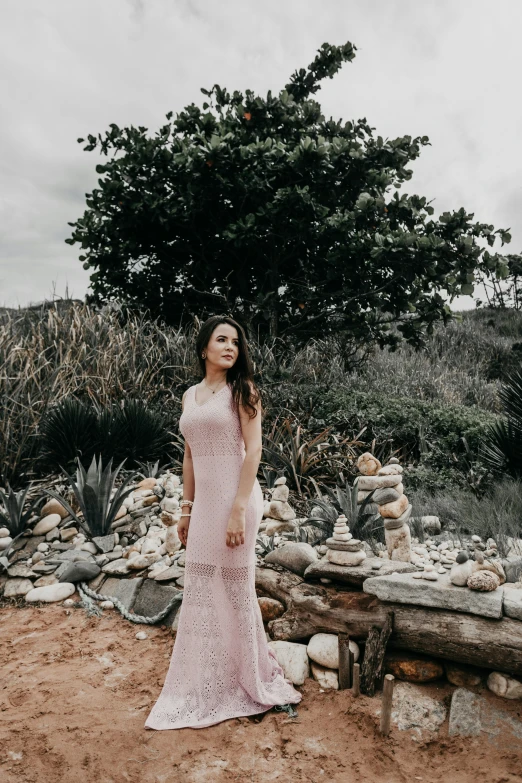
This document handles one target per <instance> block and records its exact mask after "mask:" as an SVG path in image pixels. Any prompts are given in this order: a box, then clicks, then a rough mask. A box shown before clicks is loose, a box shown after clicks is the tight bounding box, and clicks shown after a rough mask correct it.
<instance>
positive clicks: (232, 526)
mask: <svg viewBox="0 0 522 783" xmlns="http://www.w3.org/2000/svg"><path fill="white" fill-rule="evenodd" d="M256 410H257V415H256V416H255V417H254V418H253V419H251V418H250V417H249V415H248V413H247V412H246V411H245V409H244V408H243V406H242V405H241V404H240V405H239V420H240V422H241V431H242V433H243V440H244V441H245V452H246V453H245V459H244V460H243V465H242V466H241V473H240V475H239V486H238V488H237V492H236V497H235V499H234V503H233V505H232V511H231V513H230V519H229V521H228V526H227V536H226V544H227V546H231V547H234V546H239V544H244V543H245V512H246V507H247V505H248V500H249V497H250V493H251V492H252V488H253V486H254V482H255V480H256V476H257V470H258V468H259V463H260V461H261V454H262V451H263V447H262V438H261V403H260V402H258V404H257V405H256Z"/></svg>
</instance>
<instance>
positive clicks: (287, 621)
mask: <svg viewBox="0 0 522 783" xmlns="http://www.w3.org/2000/svg"><path fill="white" fill-rule="evenodd" d="M256 591H257V593H258V595H265V596H269V597H270V598H275V599H277V600H278V601H280V602H281V603H282V604H283V606H284V607H285V609H286V611H285V613H284V614H283V615H281V617H278V618H277V619H276V620H271V621H270V622H269V623H268V626H267V627H268V630H269V633H270V636H271V637H272V639H277V640H279V639H283V640H286V641H302V640H304V639H306V638H309V637H310V636H312V635H313V634H315V633H320V632H321V633H334V634H339V633H348V634H350V637H351V638H352V639H354V640H364V639H366V637H367V636H368V632H369V630H370V628H371V627H372V626H373V625H377V626H378V627H380V628H382V627H383V626H384V623H385V622H386V618H387V616H388V612H389V611H390V610H391V611H393V614H394V620H393V632H392V635H391V637H390V641H389V646H390V647H391V648H397V649H403V650H411V651H413V652H422V653H426V654H428V655H433V656H435V657H438V658H447V659H448V660H451V661H458V662H459V663H469V664H472V665H475V666H483V667H486V668H489V669H496V670H498V671H503V672H507V673H510V674H515V675H522V622H521V621H519V620H512V619H511V618H509V617H503V618H502V619H499V620H495V619H489V618H486V617H479V616H478V615H474V614H465V613H463V612H451V611H446V610H445V609H428V608H425V607H417V606H409V605H406V604H393V603H384V602H382V601H379V600H378V599H377V598H375V597H374V596H372V595H368V594H367V593H363V592H361V591H358V592H350V591H348V590H345V589H340V590H339V589H337V588H335V587H330V586H329V585H328V586H327V585H324V586H318V585H314V584H310V583H308V582H305V581H304V579H302V577H300V576H297V575H296V574H292V573H290V572H289V571H284V570H281V571H279V570H277V571H276V570H273V569H270V568H262V567H258V568H256Z"/></svg>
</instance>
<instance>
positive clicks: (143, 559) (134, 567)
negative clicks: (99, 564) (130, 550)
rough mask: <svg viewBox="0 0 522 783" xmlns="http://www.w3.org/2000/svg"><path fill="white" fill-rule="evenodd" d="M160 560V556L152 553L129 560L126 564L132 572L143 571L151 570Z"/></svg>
mask: <svg viewBox="0 0 522 783" xmlns="http://www.w3.org/2000/svg"><path fill="white" fill-rule="evenodd" d="M159 559H160V555H157V554H156V552H152V553H151V554H148V555H137V556H136V557H132V558H129V559H128V560H126V561H125V562H126V563H127V568H128V569H129V570H130V571H141V570H142V569H143V568H149V566H151V565H154V563H157V562H158V560H159ZM104 570H105V568H104Z"/></svg>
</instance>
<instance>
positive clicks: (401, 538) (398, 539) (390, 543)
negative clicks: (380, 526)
mask: <svg viewBox="0 0 522 783" xmlns="http://www.w3.org/2000/svg"><path fill="white" fill-rule="evenodd" d="M403 497H404V495H403ZM384 538H385V541H386V549H387V550H388V557H389V558H390V560H400V561H401V562H403V563H409V562H410V561H411V533H410V528H409V527H408V525H401V526H400V527H398V528H395V529H393V530H389V529H388V528H385V530H384Z"/></svg>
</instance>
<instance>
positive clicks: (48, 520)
mask: <svg viewBox="0 0 522 783" xmlns="http://www.w3.org/2000/svg"><path fill="white" fill-rule="evenodd" d="M61 521H62V518H61V516H60V514H48V515H47V516H45V517H43V519H41V520H40V521H39V522H37V523H36V525H35V527H34V528H33V536H43V535H45V533H48V532H49V531H50V530H54V528H55V527H57V526H58V525H59V524H60V522H61Z"/></svg>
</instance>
